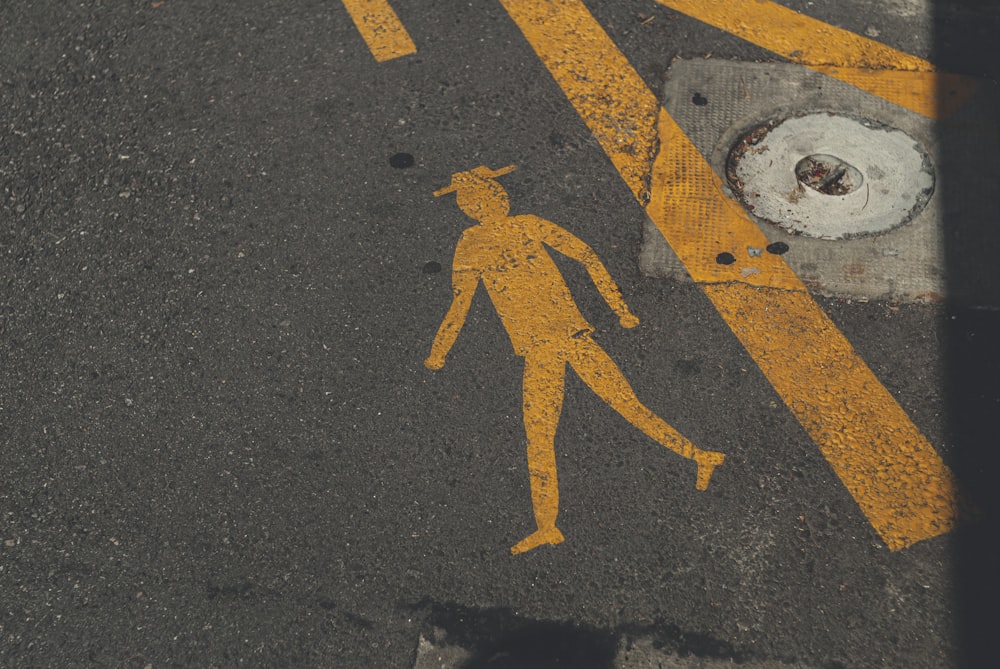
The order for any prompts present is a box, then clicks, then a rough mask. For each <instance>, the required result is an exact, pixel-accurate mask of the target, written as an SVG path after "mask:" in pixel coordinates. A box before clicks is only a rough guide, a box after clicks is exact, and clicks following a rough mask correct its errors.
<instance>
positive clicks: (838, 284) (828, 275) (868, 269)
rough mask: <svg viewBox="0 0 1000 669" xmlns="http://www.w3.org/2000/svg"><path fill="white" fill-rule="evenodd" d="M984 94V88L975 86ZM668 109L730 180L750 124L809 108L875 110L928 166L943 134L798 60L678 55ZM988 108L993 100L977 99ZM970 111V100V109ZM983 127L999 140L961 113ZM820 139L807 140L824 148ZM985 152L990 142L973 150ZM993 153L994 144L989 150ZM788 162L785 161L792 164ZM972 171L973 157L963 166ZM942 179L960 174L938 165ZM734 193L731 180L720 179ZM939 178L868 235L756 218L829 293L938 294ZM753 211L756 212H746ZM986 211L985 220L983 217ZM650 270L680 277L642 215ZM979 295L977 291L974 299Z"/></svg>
mask: <svg viewBox="0 0 1000 669" xmlns="http://www.w3.org/2000/svg"><path fill="white" fill-rule="evenodd" d="M984 94H985V93H983V92H981V93H980V95H981V96H982V95H984ZM663 104H664V108H665V109H666V110H667V111H668V112H669V113H670V115H671V116H672V117H673V118H674V119H675V120H676V121H677V123H678V125H679V126H680V127H681V129H683V130H684V132H685V133H687V135H688V137H690V138H691V141H692V142H693V143H694V145H695V146H696V147H697V148H698V150H699V151H700V152H701V153H702V155H703V156H705V157H706V159H708V161H709V162H710V164H711V165H712V168H713V169H714V170H715V172H716V174H718V175H719V177H720V179H722V181H723V182H724V183H725V182H726V160H727V157H728V155H729V152H730V149H731V148H732V146H733V145H734V144H735V143H736V142H737V141H739V140H740V138H741V137H743V135H744V134H745V133H746V132H747V131H749V130H751V129H752V128H754V127H756V126H760V125H762V124H764V123H767V122H768V121H771V120H774V119H783V118H789V117H794V116H800V115H804V114H807V113H810V112H832V113H834V114H844V115H849V116H852V117H855V118H857V117H861V118H866V119H872V120H874V121H876V122H878V123H882V124H885V125H886V126H890V127H893V128H898V129H900V130H902V131H903V132H905V133H906V134H907V135H909V136H910V137H912V138H913V139H915V140H916V141H917V142H919V143H920V145H921V146H922V147H923V148H924V149H925V150H926V151H927V154H928V156H929V157H930V161H931V163H932V164H933V165H934V166H938V165H940V163H941V160H940V154H941V152H940V141H941V140H940V138H939V136H938V135H939V133H938V128H936V127H935V122H934V121H932V120H930V119H927V118H925V117H923V116H920V115H918V114H915V113H913V112H910V111H907V110H905V109H903V108H901V107H897V106H896V105H893V104H892V103H889V102H887V101H885V100H882V99H881V98H878V97H876V96H874V95H871V94H869V93H865V92H863V91H861V90H859V89H857V88H854V87H853V86H850V85H848V84H845V83H843V82H840V81H838V80H835V79H831V78H829V77H826V76H823V75H821V74H818V73H816V72H813V71H812V70H809V69H806V68H804V67H801V66H798V65H792V64H785V63H742V62H730V61H715V60H696V61H688V60H678V61H675V62H674V63H673V64H672V65H671V67H670V70H669V72H668V78H667V83H666V84H665V87H664V92H663ZM980 107H981V108H982V109H983V110H988V109H990V108H993V105H992V100H991V101H989V102H987V103H986V104H981V105H980ZM964 113H966V114H967V115H969V114H972V115H975V114H976V113H980V115H981V114H982V113H988V112H987V111H983V112H977V110H976V108H973V109H971V110H966V111H965V112H964ZM958 127H959V128H960V129H959V132H963V131H964V130H962V129H973V130H975V131H976V132H979V133H980V134H981V136H980V137H976V138H975V140H974V144H975V145H976V146H978V147H979V148H980V149H981V148H982V147H983V146H984V144H989V143H992V144H998V143H1000V142H998V135H997V132H996V131H995V128H994V130H993V131H992V132H990V131H988V130H986V131H984V129H988V128H990V127H991V124H990V123H989V122H985V119H981V120H980V121H978V122H977V121H976V120H975V118H973V119H971V120H968V119H967V120H966V121H964V122H963V123H961V124H959V126H958ZM822 149H823V147H821V146H817V147H813V148H812V149H811V152H813V153H823V152H824V151H823V150H822ZM977 153H979V154H980V155H989V153H990V151H985V150H981V151H978V152H977ZM992 153H993V155H997V153H996V149H994V150H992ZM793 168H794V165H793V166H789V169H793ZM969 169H970V171H974V170H975V166H973V165H970V166H969ZM936 178H937V179H938V181H941V180H943V179H961V178H964V177H963V176H961V175H954V174H948V175H941V174H937V175H936ZM724 190H725V191H726V194H727V195H728V196H729V197H734V195H733V193H732V191H731V190H730V189H729V187H728V185H727V186H725V187H724ZM940 190H941V189H940V187H939V188H938V189H937V190H936V191H935V193H934V194H933V195H932V196H931V197H930V200H929V201H928V202H927V204H926V206H925V207H924V209H923V210H922V211H921V212H920V213H919V214H918V215H916V216H915V217H914V218H913V220H911V221H910V222H908V223H906V224H905V225H902V226H900V227H898V228H895V229H893V230H890V231H888V232H883V233H879V234H875V235H870V236H863V237H857V238H851V239H840V240H828V239H816V238H809V237H805V236H801V235H795V234H791V233H789V232H787V231H785V230H783V229H781V228H779V227H778V226H776V225H773V224H771V223H767V222H765V221H760V220H758V221H757V223H758V225H759V226H760V228H761V230H762V231H763V232H764V234H765V236H767V238H768V239H769V240H770V241H771V242H784V243H786V244H788V247H789V251H788V253H786V254H785V256H784V257H785V259H786V260H787V262H788V264H789V265H790V266H791V268H792V269H793V270H794V271H795V272H796V274H797V275H798V276H799V277H800V278H801V279H802V280H803V281H804V282H805V284H806V285H807V286H808V287H809V288H810V290H812V291H813V292H815V293H818V294H821V295H826V296H834V297H853V298H871V299H892V300H900V301H919V300H927V301H937V300H939V299H941V298H942V297H944V295H945V293H946V290H947V286H948V282H947V276H946V271H945V255H944V248H943V236H942V225H943V223H942V221H943V219H944V216H943V213H942V200H943V198H942V197H941V196H940ZM975 199H976V201H977V202H978V203H979V204H976V203H974V202H971V200H970V202H969V203H967V210H966V214H968V215H975V216H979V217H984V216H988V215H989V214H988V210H987V209H986V207H987V198H985V197H983V193H979V194H978V195H975ZM751 218H753V216H752V215H751ZM984 220H985V219H984ZM639 266H640V270H641V271H642V273H643V274H645V275H647V276H654V277H669V278H675V279H686V278H687V273H686V271H685V270H684V268H683V265H682V264H681V263H680V260H679V259H678V258H677V256H676V255H675V254H674V253H673V251H672V250H671V249H670V247H669V246H668V245H667V243H666V241H665V240H664V239H663V236H662V235H661V234H660V232H659V231H658V230H657V229H656V227H655V226H654V225H653V224H652V223H651V222H650V221H647V222H646V225H645V230H644V234H643V245H642V250H641V253H640V259H639ZM975 299H976V300H977V301H980V302H981V301H983V298H982V296H979V297H978V298H975Z"/></svg>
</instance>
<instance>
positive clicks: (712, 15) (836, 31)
mask: <svg viewBox="0 0 1000 669" xmlns="http://www.w3.org/2000/svg"><path fill="white" fill-rule="evenodd" d="M656 1H657V2H659V3H660V4H661V5H664V6H665V7H669V8H671V9H674V10H676V11H678V12H681V13H683V14H687V15H688V16H690V17H692V18H695V19H698V20H699V21H701V22H703V23H707V24H709V25H711V26H714V27H716V28H719V29H720V30H724V31H726V32H728V33H730V34H732V35H736V36H737V37H739V38H741V39H744V40H746V41H748V42H751V43H752V44H756V45H757V46H759V47H762V48H764V49H767V50H768V51H771V52H773V53H775V54H777V55H779V56H781V57H783V58H787V59H788V60H790V61H792V62H794V63H799V64H800V65H804V66H806V67H808V68H811V69H813V70H816V71H817V72H821V73H823V74H825V75H827V76H830V77H833V78H835V79H839V80H841V81H843V82H845V83H848V84H850V85H852V86H855V87H857V88H860V89H861V90H864V91H867V92H869V93H871V94H873V95H877V96H879V97H880V98H883V99H885V100H888V101H890V102H892V103H894V104H897V105H899V106H901V107H905V108H906V109H910V110H912V111H915V112H917V113H918V114H922V115H924V116H927V117H929V118H947V117H948V116H949V115H951V114H953V113H954V112H955V111H956V110H957V109H958V108H959V107H961V106H962V105H963V104H964V103H965V102H966V101H968V99H969V98H970V97H972V96H973V95H974V94H975V92H976V90H977V89H978V84H977V83H976V81H975V80H974V79H973V78H971V77H964V76H961V75H956V74H947V73H942V72H937V71H936V68H935V67H934V65H933V64H932V63H930V62H928V61H926V60H924V59H922V58H918V57H916V56H913V55H910V54H908V53H905V52H903V51H899V50H897V49H893V48H892V47H890V46H886V45H885V44H882V43H880V42H876V41H875V40H872V39H868V38H867V37H862V36H861V35H858V34H856V33H852V32H850V31H848V30H843V29H842V28H837V27H835V26H832V25H830V24H828V23H824V22H822V21H819V20H817V19H814V18H812V17H810V16H806V15H805V14H800V13H799V12H796V11H795V10H793V9H789V8H788V7H784V6H782V5H779V4H778V3H776V2H770V1H769V0H656Z"/></svg>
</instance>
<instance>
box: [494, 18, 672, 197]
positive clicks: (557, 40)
mask: <svg viewBox="0 0 1000 669" xmlns="http://www.w3.org/2000/svg"><path fill="white" fill-rule="evenodd" d="M501 4H503V6H504V7H506V8H507V11H508V12H509V13H510V14H511V16H512V17H514V19H515V21H517V23H518V25H519V26H520V27H521V30H522V31H525V32H526V33H527V32H530V33H531V35H532V39H529V40H528V41H529V42H531V45H532V46H533V47H534V48H535V52H536V53H537V54H538V56H539V57H540V58H541V59H542V61H543V62H544V63H545V66H546V67H547V68H548V70H549V72H551V73H552V76H553V77H555V78H556V81H558V82H559V85H560V87H562V89H563V92H564V93H565V94H566V97H568V98H569V99H570V102H572V103H573V106H574V107H576V108H577V110H581V109H583V110H590V109H594V110H595V111H599V112H600V113H594V114H590V113H584V112H583V111H581V112H580V115H581V116H582V117H583V120H584V121H585V122H586V123H587V127H588V128H590V131H591V132H592V133H593V135H594V137H595V138H596V139H597V141H598V142H599V143H600V144H601V148H603V149H604V152H605V153H606V154H608V157H609V158H610V159H611V162H612V163H614V165H615V167H616V168H617V169H618V173H619V174H621V176H622V179H624V180H625V183H627V184H628V187H629V188H630V189H632V192H633V193H634V194H635V196H636V198H638V199H639V200H640V201H643V202H644V201H645V200H646V198H647V193H646V187H647V183H646V182H647V180H648V178H649V164H650V161H652V159H653V151H654V150H655V148H656V147H655V145H654V144H653V143H652V142H651V141H650V140H651V139H652V138H655V137H656V114H657V112H658V111H659V109H660V103H659V101H658V100H657V99H656V96H655V95H653V93H652V92H651V91H650V90H649V88H647V87H646V85H645V84H644V83H643V81H642V79H640V78H639V77H638V76H629V74H630V73H632V74H634V71H633V70H632V66H631V65H630V64H629V62H628V60H627V59H626V58H625V56H624V55H623V54H622V53H621V52H620V51H618V50H617V49H615V50H614V51H608V50H607V49H603V48H601V47H602V44H601V43H600V42H592V41H591V40H592V39H593V36H592V35H591V34H590V33H589V32H588V31H586V30H583V31H581V30H580V29H579V28H580V26H586V25H588V21H590V22H592V21H593V18H592V17H591V16H590V12H588V11H587V8H586V7H584V6H583V5H582V4H580V3H579V2H546V1H544V0H542V1H540V2H539V1H537V0H501ZM605 39H607V38H606V36H605ZM567 44H572V45H573V51H572V52H564V51H562V50H561V49H560V47H559V45H567ZM600 58H608V59H609V60H608V62H606V63H603V64H602V63H600V62H599V61H598V59H600Z"/></svg>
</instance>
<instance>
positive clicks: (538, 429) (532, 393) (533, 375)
mask: <svg viewBox="0 0 1000 669" xmlns="http://www.w3.org/2000/svg"><path fill="white" fill-rule="evenodd" d="M565 380H566V363H565V362H563V360H561V359H560V358H559V357H558V356H555V355H552V356H550V355H547V354H546V353H541V354H539V353H533V354H531V355H529V356H527V357H526V358H525V359H524V383H523V392H524V431H525V433H526V434H527V437H528V474H529V476H530V482H531V502H532V505H533V506H534V510H535V524H536V525H537V526H538V529H537V530H536V531H535V532H533V533H532V534H530V535H528V536H527V537H525V538H524V539H522V540H521V541H520V542H518V543H517V544H516V545H515V546H514V547H513V548H511V549H510V552H511V553H512V554H514V555H517V554H518V553H523V552H525V551H529V550H531V549H532V548H536V547H537V546H541V545H542V544H558V543H562V540H563V535H562V532H560V531H559V530H558V528H556V516H557V515H559V480H558V478H557V476H556V450H555V439H556V428H557V427H558V426H559V414H560V413H561V412H562V403H563V386H564V384H565Z"/></svg>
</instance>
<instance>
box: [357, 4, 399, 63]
mask: <svg viewBox="0 0 1000 669" xmlns="http://www.w3.org/2000/svg"><path fill="white" fill-rule="evenodd" d="M343 2H344V8H345V9H347V13H348V14H350V15H351V19H352V20H353V21H354V25H356V26H357V27H358V32H360V33H361V37H362V38H364V40H365V43H366V44H368V48H369V50H371V52H372V55H373V56H374V57H375V60H377V61H378V62H380V63H381V62H383V61H386V60H392V59H393V58H399V57H400V56H408V55H410V54H411V53H416V52H417V45H416V44H414V43H413V40H412V39H411V38H410V34H409V33H408V32H406V28H404V27H403V24H402V23H400V21H399V17H398V16H396V12H395V11H393V9H392V7H390V6H389V3H388V2H386V0H343Z"/></svg>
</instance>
